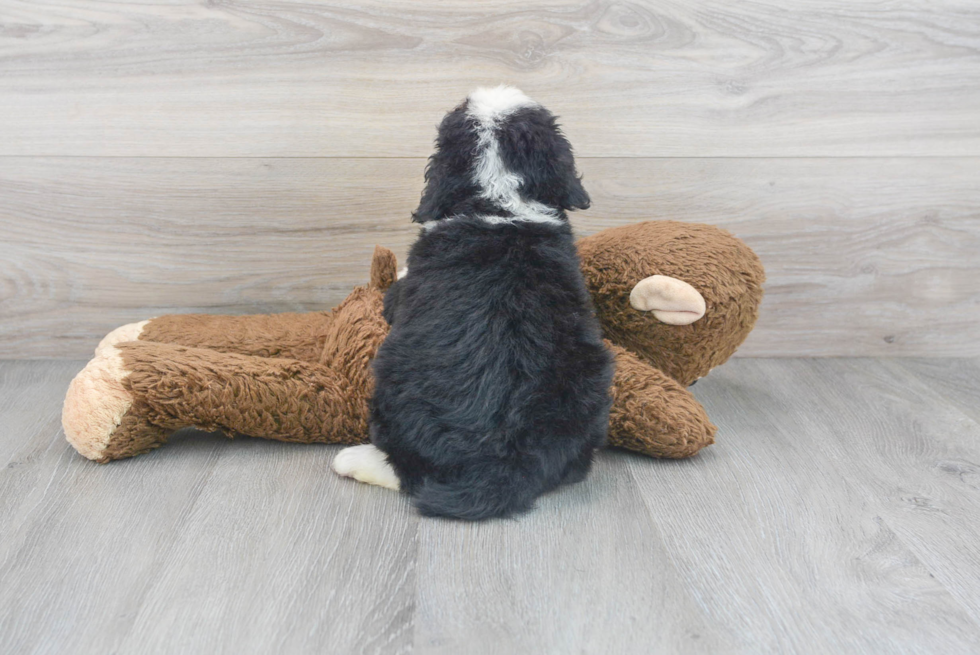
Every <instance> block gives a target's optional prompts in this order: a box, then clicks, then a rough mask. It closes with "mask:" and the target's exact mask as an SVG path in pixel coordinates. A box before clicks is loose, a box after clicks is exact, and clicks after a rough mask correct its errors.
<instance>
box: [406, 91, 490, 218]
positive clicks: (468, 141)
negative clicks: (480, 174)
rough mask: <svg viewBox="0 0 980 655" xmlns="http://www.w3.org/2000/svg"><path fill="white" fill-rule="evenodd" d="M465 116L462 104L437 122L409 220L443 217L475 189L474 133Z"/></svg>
mask: <svg viewBox="0 0 980 655" xmlns="http://www.w3.org/2000/svg"><path fill="white" fill-rule="evenodd" d="M471 123H472V121H471V120H470V119H469V118H468V117H467V115H466V103H463V104H462V105H460V106H459V107H456V109H454V110H452V111H451V112H449V113H448V114H446V116H445V118H443V119H442V123H440V124H439V134H438V136H437V137H436V151H435V152H434V153H433V154H432V156H431V157H429V163H428V165H427V166H426V167H425V189H424V190H423V191H422V199H421V201H419V207H418V209H416V210H415V212H413V213H412V220H413V221H415V222H416V223H425V222H426V221H434V220H437V219H440V218H445V217H446V216H447V214H448V213H449V212H450V211H452V208H453V207H455V206H456V205H457V204H458V203H460V202H461V201H464V200H466V199H467V198H470V197H472V196H473V195H475V194H476V193H477V189H476V187H475V186H474V184H473V180H472V179H471V173H470V168H471V165H472V154H473V153H474V152H475V151H476V146H477V136H476V132H475V130H474V129H473V125H472V124H471Z"/></svg>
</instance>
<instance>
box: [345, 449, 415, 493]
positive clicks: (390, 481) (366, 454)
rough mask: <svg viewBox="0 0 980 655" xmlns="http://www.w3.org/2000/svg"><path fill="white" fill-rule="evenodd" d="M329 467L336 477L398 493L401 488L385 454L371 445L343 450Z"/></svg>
mask: <svg viewBox="0 0 980 655" xmlns="http://www.w3.org/2000/svg"><path fill="white" fill-rule="evenodd" d="M330 466H331V468H333V470H334V472H335V473H337V475H342V476H344V477H345V478H354V479H355V480H357V481H358V482H365V483H367V484H374V485H377V486H379V487H385V488H387V489H392V490H394V491H398V490H399V488H400V486H401V485H400V484H399V482H398V476H397V475H396V474H395V469H393V468H391V464H389V463H388V460H387V459H386V458H385V454H384V453H383V452H381V451H380V450H378V449H377V448H375V447H374V446H373V445H372V444H364V445H363V446H351V447H350V448H344V449H343V450H341V451H340V452H339V453H337V456H336V457H334V458H333V463H332V464H331V465H330Z"/></svg>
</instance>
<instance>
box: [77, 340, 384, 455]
mask: <svg viewBox="0 0 980 655" xmlns="http://www.w3.org/2000/svg"><path fill="white" fill-rule="evenodd" d="M350 386H351V385H350V383H349V381H348V380H346V379H345V378H344V377H343V375H342V374H340V373H338V372H336V371H333V370H331V369H329V368H326V367H324V366H321V365H319V364H316V363H312V362H304V361H300V360H292V359H277V358H263V357H253V356H248V355H241V354H237V353H222V352H218V351H215V350H209V349H204V348H187V347H185V346H179V345H174V344H161V343H153V342H146V341H129V342H124V343H119V344H116V345H115V346H109V347H107V348H105V349H104V350H103V351H102V353H100V354H99V355H98V356H97V357H96V358H95V359H93V360H92V361H91V362H89V364H88V366H86V367H85V369H84V370H83V371H82V372H81V373H79V375H78V376H77V377H76V378H75V380H73V381H72V384H71V386H70V387H69V390H68V394H67V396H66V398H65V408H64V412H63V425H64V428H65V434H66V436H67V438H68V440H69V441H70V442H71V443H72V445H73V446H75V448H76V449H77V450H78V451H79V452H80V453H81V454H82V455H84V456H85V457H87V458H89V459H94V460H96V461H99V462H108V461H111V460H114V459H121V458H123V457H130V456H133V455H137V454H139V453H142V452H145V451H147V450H149V449H151V448H154V447H156V446H159V445H160V444H162V443H163V442H164V441H165V440H166V438H167V436H168V435H169V434H170V433H172V432H173V431H175V430H178V429H180V428H183V427H189V426H195V427H199V428H202V429H204V430H221V431H224V432H226V433H228V434H230V435H233V434H235V433H241V434H248V435H252V436H256V437H263V438H267V439H277V440H280V441H295V442H303V443H310V442H323V443H347V444H354V443H359V442H363V441H366V440H367V434H368V432H367V397H366V396H365V394H364V393H363V392H358V391H357V390H353V389H351V388H350Z"/></svg>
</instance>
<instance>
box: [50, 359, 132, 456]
mask: <svg viewBox="0 0 980 655" xmlns="http://www.w3.org/2000/svg"><path fill="white" fill-rule="evenodd" d="M127 375H129V372H128V371H126V370H125V369H124V368H123V361H122V356H121V355H120V353H119V349H118V348H116V347H115V346H106V347H105V348H103V349H102V350H101V352H100V353H99V354H98V355H97V356H96V357H95V359H93V360H92V361H90V362H89V363H88V365H87V366H86V367H85V368H84V369H82V372H81V373H79V374H78V375H76V376H75V379H74V380H72V381H71V384H70V385H68V393H67V394H65V405H64V407H63V408H62V411H61V425H62V427H63V428H64V429H65V437H66V438H67V439H68V443H70V444H71V445H72V446H74V447H75V450H77V451H78V452H79V453H80V454H81V455H82V456H84V457H87V458H88V459H94V460H102V459H103V457H104V456H105V449H106V447H107V446H108V445H109V441H110V440H111V438H112V433H113V432H115V431H116V428H118V427H119V423H120V422H122V419H123V416H125V415H126V412H128V411H129V408H130V406H132V404H133V397H132V396H131V395H130V393H129V392H128V391H127V390H126V387H125V386H123V380H124V379H125V378H126V376H127Z"/></svg>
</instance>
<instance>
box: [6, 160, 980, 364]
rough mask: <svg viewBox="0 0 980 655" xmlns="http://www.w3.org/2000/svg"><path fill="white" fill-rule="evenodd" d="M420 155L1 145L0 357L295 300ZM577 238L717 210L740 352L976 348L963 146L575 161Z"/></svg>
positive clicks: (332, 294) (961, 352)
mask: <svg viewBox="0 0 980 655" xmlns="http://www.w3.org/2000/svg"><path fill="white" fill-rule="evenodd" d="M423 168H424V160H421V159H230V158H219V159H201V158H163V159H157V158H146V159H142V158H73V157H55V158H19V157H14V158H10V157H8V158H0V234H2V235H3V238H2V239H0V314H2V317H3V319H2V321H0V356H4V357H13V358H29V357H85V356H87V355H88V354H89V353H91V351H92V349H93V348H94V346H95V344H97V343H98V341H99V339H100V338H101V337H102V336H103V335H104V334H105V333H107V332H108V331H109V330H111V329H112V328H114V327H116V326H118V325H121V324H124V323H128V322H131V321H136V320H142V319H144V318H147V317H151V316H156V315H160V314H164V313H180V312H211V313H257V312H282V311H310V310H314V309H322V308H326V307H330V306H333V305H334V304H336V303H338V302H340V301H341V300H342V299H343V298H344V297H345V296H346V295H347V293H348V292H349V291H350V289H351V288H353V287H354V286H355V285H357V284H363V283H364V282H365V281H366V280H367V273H368V270H367V269H368V265H369V262H370V257H371V252H372V250H373V248H374V245H375V244H381V245H385V246H388V247H390V248H392V249H394V250H395V251H396V253H397V254H398V256H399V257H400V258H404V255H405V253H406V251H407V248H408V245H409V244H410V243H411V241H412V240H413V239H414V237H415V233H416V230H415V228H413V226H412V225H411V223H410V220H409V215H410V213H411V211H412V209H414V207H415V206H416V204H417V202H418V197H419V194H420V192H421V186H422V181H421V176H422V170H423ZM580 168H581V170H582V171H583V173H584V175H585V184H586V187H587V188H588V190H589V192H590V193H591V194H592V199H593V206H592V208H591V209H590V210H588V211H586V212H580V213H578V214H574V215H573V217H572V219H573V224H574V226H575V229H576V230H577V232H578V233H579V234H582V235H585V234H590V233H592V232H595V231H597V230H600V229H604V228H606V227H611V226H614V225H623V224H627V223H632V222H637V221H643V220H665V219H675V220H685V221H696V222H706V223H712V224H715V225H719V226H722V227H725V228H727V229H729V230H731V231H732V232H734V233H735V234H736V235H737V236H739V237H741V238H743V239H744V240H745V241H746V242H747V243H748V244H749V245H750V246H751V247H752V248H753V249H755V251H756V252H757V253H758V254H759V255H760V257H761V258H762V261H763V263H764V264H765V266H766V269H767V272H768V276H769V281H768V283H767V285H766V298H765V301H764V305H763V310H762V317H761V319H760V321H759V324H758V327H757V328H756V330H755V332H754V333H753V334H752V335H750V337H749V340H748V342H747V343H746V344H745V345H744V347H743V348H742V350H741V351H740V353H741V354H744V355H754V356H801V355H810V356H853V355H862V354H877V355H896V356H912V355H919V356H926V355H934V356H935V355H943V356H971V355H972V356H977V355H980V338H978V337H980V333H978V329H977V326H978V325H980V258H978V257H977V253H978V252H980V186H978V185H977V183H976V182H977V179H978V174H980V158H948V159H944V158H916V159H888V158H886V159H846V160H838V159H830V160H828V159H806V158H804V159H583V160H581V162H580Z"/></svg>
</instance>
